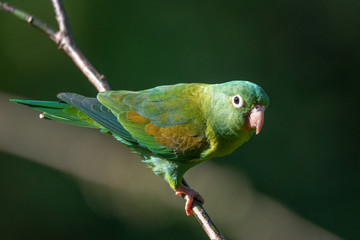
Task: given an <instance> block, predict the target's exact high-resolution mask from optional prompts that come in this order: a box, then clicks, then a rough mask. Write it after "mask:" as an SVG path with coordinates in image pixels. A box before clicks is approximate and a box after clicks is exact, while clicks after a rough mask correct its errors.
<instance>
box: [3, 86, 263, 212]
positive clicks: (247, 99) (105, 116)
mask: <svg viewBox="0 0 360 240" xmlns="http://www.w3.org/2000/svg"><path fill="white" fill-rule="evenodd" d="M57 97H58V99H60V100H59V101H37V100H20V99H10V101H13V102H16V103H20V104H24V105H28V106H30V107H32V108H34V109H36V110H39V111H41V112H42V113H41V114H40V118H45V119H51V120H55V121H59V122H63V123H68V124H72V125H77V126H82V127H87V128H94V129H99V130H100V131H101V132H103V133H107V134H110V135H112V136H113V137H114V138H115V139H117V140H118V141H120V142H121V143H123V144H125V145H126V146H127V147H129V148H130V149H131V150H132V151H133V152H135V153H138V154H139V155H140V156H141V157H142V159H143V162H144V163H146V164H147V165H148V166H149V167H150V168H152V170H153V172H154V173H155V174H156V175H160V176H163V177H164V179H165V181H166V182H168V183H169V185H170V187H171V188H172V189H173V190H174V191H175V194H176V195H178V196H186V198H185V199H186V203H185V212H186V214H187V215H189V216H190V215H193V212H192V205H193V202H194V200H197V201H198V202H200V203H201V204H203V203H204V198H203V197H202V196H201V195H200V194H199V193H198V192H197V191H195V190H193V189H192V188H190V187H189V186H188V185H187V184H184V182H183V176H184V174H185V172H186V171H188V170H189V169H190V168H192V167H194V166H196V165H198V164H199V163H202V162H204V161H207V160H209V159H211V158H215V157H221V156H225V155H228V154H230V153H232V152H233V151H234V150H235V149H237V148H238V147H239V146H241V145H242V144H243V143H245V142H246V141H248V140H249V138H250V137H251V136H252V135H253V134H254V133H256V134H258V133H259V132H260V130H261V129H262V126H263V123H264V111H265V109H266V108H267V107H268V105H269V97H268V95H267V94H266V93H265V91H264V90H263V89H262V88H261V87H260V86H258V85H257V84H255V83H252V82H249V81H244V80H234V81H229V82H225V83H219V84H206V83H180V84H175V85H164V86H158V87H154V88H151V89H147V90H141V91H127V90H117V91H112V90H111V91H103V92H99V93H98V94H97V96H96V98H90V97H84V96H82V95H79V94H76V93H59V94H58V95H57Z"/></svg>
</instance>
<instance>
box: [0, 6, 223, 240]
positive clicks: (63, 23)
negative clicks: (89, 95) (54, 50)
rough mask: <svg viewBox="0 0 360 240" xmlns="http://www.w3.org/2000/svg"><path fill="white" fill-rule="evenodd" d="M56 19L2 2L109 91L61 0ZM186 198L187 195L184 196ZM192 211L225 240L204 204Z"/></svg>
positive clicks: (216, 238) (99, 87)
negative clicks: (74, 32)
mask: <svg viewBox="0 0 360 240" xmlns="http://www.w3.org/2000/svg"><path fill="white" fill-rule="evenodd" d="M51 2H52V4H53V7H54V11H55V17H56V21H57V23H58V25H59V30H58V31H56V30H54V29H53V28H52V27H51V26H49V25H48V24H46V23H45V22H43V21H41V20H40V19H38V18H36V17H35V16H33V15H31V14H28V13H26V12H24V11H22V10H20V9H17V8H15V7H13V6H10V5H8V4H7V3H3V2H0V10H3V11H5V12H9V13H11V14H13V15H14V16H16V17H17V18H19V19H20V20H22V21H25V22H27V23H28V24H30V25H31V26H33V27H35V28H37V29H39V30H40V31H41V32H43V33H45V34H46V35H47V36H48V37H49V38H50V39H51V40H52V41H54V42H55V43H56V44H58V46H59V48H60V49H63V50H64V51H65V52H66V53H67V55H68V56H69V57H70V58H71V59H72V60H73V62H74V63H75V65H76V66H77V67H78V68H79V69H80V70H81V71H82V73H83V74H84V75H85V76H86V77H87V78H88V80H89V81H90V82H91V84H92V85H94V87H95V88H96V89H97V90H98V91H99V92H102V91H108V90H110V89H111V88H110V85H109V84H108V82H107V81H106V79H105V77H104V75H102V74H100V73H99V72H98V71H97V70H96V69H95V68H94V67H93V66H92V65H91V63H90V62H89V60H88V59H87V58H86V57H85V56H84V54H83V53H82V52H81V51H80V49H79V48H78V47H77V46H76V44H75V41H74V40H73V37H72V34H71V29H70V24H69V21H68V18H67V16H66V12H65V9H64V5H63V3H62V1H61V0H51ZM183 183H184V185H187V186H189V185H188V184H187V183H186V181H185V179H183ZM184 199H185V200H186V196H185V197H184ZM192 211H193V213H194V216H195V217H196V219H197V220H198V221H199V223H200V224H201V226H202V227H203V229H204V231H205V232H206V234H207V235H208V236H209V238H210V239H211V240H224V239H225V238H224V236H223V235H222V234H221V232H220V231H219V230H218V228H217V227H216V226H215V224H214V222H213V221H212V220H211V218H210V217H209V215H208V214H207V212H206V211H205V209H204V207H203V206H202V204H200V203H199V202H197V201H196V200H195V201H194V203H193V206H192Z"/></svg>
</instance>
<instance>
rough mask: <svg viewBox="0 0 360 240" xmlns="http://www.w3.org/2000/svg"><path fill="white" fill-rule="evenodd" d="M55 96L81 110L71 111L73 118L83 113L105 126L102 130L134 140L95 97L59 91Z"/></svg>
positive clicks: (124, 138)
mask: <svg viewBox="0 0 360 240" xmlns="http://www.w3.org/2000/svg"><path fill="white" fill-rule="evenodd" d="M57 97H58V98H59V99H61V100H62V101H64V102H66V103H68V104H70V105H71V106H73V107H75V108H76V109H78V110H80V111H81V112H80V113H78V112H72V113H71V114H72V117H73V118H74V117H76V116H77V115H78V114H82V113H84V114H86V115H87V116H88V117H90V118H91V119H93V120H94V121H95V122H97V123H98V124H100V125H101V126H102V127H103V128H105V129H103V130H108V131H110V132H111V133H112V134H113V135H115V136H118V137H121V138H122V139H123V140H125V141H127V142H136V140H135V139H134V138H133V137H132V136H131V134H130V133H129V132H128V131H126V130H125V128H124V127H123V126H122V125H121V124H120V123H119V122H118V120H117V118H116V116H114V114H113V113H112V112H111V111H110V110H109V109H108V108H107V107H105V106H104V105H102V104H101V103H100V102H99V101H98V100H97V99H96V98H88V97H84V96H81V95H79V94H76V93H59V94H58V95H57ZM62 114H64V113H62ZM124 143H126V142H124Z"/></svg>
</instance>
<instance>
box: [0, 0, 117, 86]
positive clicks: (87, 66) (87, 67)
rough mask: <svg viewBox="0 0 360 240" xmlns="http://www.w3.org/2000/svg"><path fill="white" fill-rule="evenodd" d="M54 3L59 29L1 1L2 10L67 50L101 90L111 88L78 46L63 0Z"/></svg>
mask: <svg viewBox="0 0 360 240" xmlns="http://www.w3.org/2000/svg"><path fill="white" fill-rule="evenodd" d="M52 4H53V6H54V10H55V15H56V20H57V22H58V24H59V31H56V30H55V29H53V28H52V27H51V26H49V25H48V24H46V23H45V22H43V21H41V20H40V19H38V18H37V17H35V16H33V15H31V14H29V13H27V12H24V11H22V10H20V9H18V8H15V7H13V6H10V5H8V4H7V3H3V2H0V10H3V11H5V12H8V13H11V14H13V15H14V16H16V17H17V18H19V19H20V20H22V21H25V22H26V23H28V24H30V25H31V26H33V27H35V28H37V29H39V30H40V31H41V32H43V33H45V34H46V35H47V36H48V37H49V38H50V39H51V40H53V41H54V42H55V43H56V44H58V46H59V48H60V49H63V50H64V51H65V52H66V54H67V55H68V56H69V57H70V58H71V59H72V60H73V62H74V63H75V65H76V66H77V67H78V68H79V69H80V70H81V71H82V73H83V74H84V75H85V76H86V77H87V78H88V80H89V81H90V82H91V84H92V85H94V87H95V88H96V89H97V90H98V91H99V92H102V91H107V90H110V86H109V84H108V82H107V81H106V79H105V77H104V75H102V74H100V73H99V72H98V71H97V70H96V69H95V68H94V67H93V65H92V64H91V63H90V61H89V60H88V59H87V58H86V57H85V56H84V54H83V53H82V52H81V51H80V49H79V48H78V47H77V46H76V44H75V42H74V40H73V38H72V35H71V31H70V26H69V23H68V20H67V17H66V14H65V11H64V7H63V4H62V1H60V0H52Z"/></svg>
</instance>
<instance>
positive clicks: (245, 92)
mask: <svg viewBox="0 0 360 240" xmlns="http://www.w3.org/2000/svg"><path fill="white" fill-rule="evenodd" d="M268 105H269V97H268V96H267V94H266V93H265V91H264V90H263V89H262V88H261V87H260V86H258V85H256V84H254V83H251V82H248V81H231V82H227V83H223V84H218V85H215V86H214V88H213V91H212V95H211V100H210V112H209V113H210V124H211V126H212V129H213V130H214V132H215V134H216V135H217V136H218V137H221V138H224V139H229V140H231V139H234V137H235V138H239V137H241V136H244V137H250V136H251V134H252V133H254V132H256V134H258V133H259V132H260V130H261V128H262V126H263V123H264V111H265V109H266V108H267V106H268ZM244 140H245V139H244ZM246 140H247V139H246ZM246 140H245V141H246Z"/></svg>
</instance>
